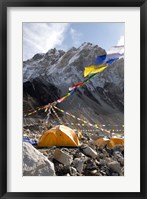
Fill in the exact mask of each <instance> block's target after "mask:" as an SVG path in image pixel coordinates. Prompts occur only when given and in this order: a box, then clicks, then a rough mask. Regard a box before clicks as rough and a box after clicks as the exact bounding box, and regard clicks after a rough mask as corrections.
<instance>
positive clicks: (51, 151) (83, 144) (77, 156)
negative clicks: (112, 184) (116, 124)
mask: <svg viewBox="0 0 147 199" xmlns="http://www.w3.org/2000/svg"><path fill="white" fill-rule="evenodd" d="M29 135H31V134H28V137H29ZM31 137H32V136H31ZM91 137H93V136H91ZM91 137H90V134H88V133H87V134H83V135H82V138H80V139H79V140H80V141H79V142H80V144H79V146H77V147H63V146H62V147H61V146H60V147H59V146H52V147H38V146H32V145H31V144H30V143H28V142H23V175H24V176H123V175H124V146H123V143H122V144H116V145H115V147H114V146H113V147H112V146H111V147H110V146H109V147H108V140H110V139H107V142H105V139H104V141H103V142H102V140H101V139H102V138H100V137H99V138H98V139H97V140H101V143H99V145H96V141H95V140H93V139H92V138H91ZM38 141H39V140H38ZM117 142H118V141H117ZM106 143H107V144H106Z"/></svg>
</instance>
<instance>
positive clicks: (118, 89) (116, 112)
mask: <svg viewBox="0 0 147 199" xmlns="http://www.w3.org/2000/svg"><path fill="white" fill-rule="evenodd" d="M120 52H121V53H120ZM122 52H123V46H122V47H121V49H120V47H114V49H111V50H110V51H108V53H109V54H113V55H114V54H117V53H120V54H122ZM103 54H106V51H105V50H104V49H102V48H100V47H99V46H97V45H93V44H91V43H86V42H85V43H83V44H82V45H81V46H80V47H79V48H74V47H73V48H71V49H70V50H69V51H67V52H64V51H62V50H56V49H51V50H49V51H48V52H47V53H46V54H36V55H34V57H33V58H32V59H30V60H27V61H24V63H23V82H24V83H23V85H24V112H25V113H27V112H28V111H29V109H30V108H32V107H35V106H38V105H45V104H47V103H49V102H53V101H54V100H57V99H58V98H59V97H61V96H63V95H65V94H66V93H67V92H68V88H69V87H70V86H72V85H74V84H76V83H78V82H80V81H83V80H84V77H83V71H84V67H85V66H86V65H89V64H92V63H94V61H95V59H96V57H97V56H98V55H103ZM59 106H60V107H61V108H63V109H64V110H67V111H69V112H72V113H73V114H75V115H77V116H80V117H83V118H85V119H88V120H89V121H91V122H96V123H98V122H99V123H103V122H108V120H109V122H116V121H117V122H118V123H120V124H123V111H124V58H123V56H122V58H121V59H119V60H117V61H115V62H114V63H113V64H112V65H111V66H109V67H108V68H107V69H106V70H104V71H103V72H102V73H100V74H97V76H95V77H94V78H93V79H91V80H90V81H89V82H87V83H86V85H84V86H83V87H81V88H79V89H78V91H77V92H76V93H75V94H74V95H73V96H71V97H69V98H68V99H67V100H65V101H64V102H62V103H61V104H60V105H59ZM110 116H111V117H110Z"/></svg>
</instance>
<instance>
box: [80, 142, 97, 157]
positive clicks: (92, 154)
mask: <svg viewBox="0 0 147 199" xmlns="http://www.w3.org/2000/svg"><path fill="white" fill-rule="evenodd" d="M81 149H82V151H83V153H84V154H85V155H87V156H90V157H92V158H94V159H95V158H96V157H97V155H98V154H97V152H96V151H95V150H94V149H92V148H91V147H89V146H88V145H83V146H81Z"/></svg>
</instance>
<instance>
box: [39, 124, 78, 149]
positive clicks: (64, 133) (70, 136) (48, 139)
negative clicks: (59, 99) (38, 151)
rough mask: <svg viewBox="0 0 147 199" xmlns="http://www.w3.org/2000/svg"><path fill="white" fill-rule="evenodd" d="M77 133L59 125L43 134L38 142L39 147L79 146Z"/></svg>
mask: <svg viewBox="0 0 147 199" xmlns="http://www.w3.org/2000/svg"><path fill="white" fill-rule="evenodd" d="M79 145H80V143H79V139H78V137H77V135H76V133H75V132H74V131H73V130H72V129H71V128H69V127H67V126H64V125H58V126H55V127H53V128H51V129H50V130H48V131H46V132H44V133H43V135H42V136H41V137H40V140H39V142H38V146H39V147H51V146H71V147H77V146H79Z"/></svg>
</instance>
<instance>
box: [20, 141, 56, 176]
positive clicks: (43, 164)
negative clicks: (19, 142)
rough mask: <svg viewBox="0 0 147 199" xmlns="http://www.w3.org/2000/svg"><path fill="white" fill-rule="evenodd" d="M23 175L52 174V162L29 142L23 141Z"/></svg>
mask: <svg viewBox="0 0 147 199" xmlns="http://www.w3.org/2000/svg"><path fill="white" fill-rule="evenodd" d="M23 175H24V176H54V175H55V170H54V164H53V163H52V162H51V161H49V160H48V159H47V157H45V156H44V155H43V154H42V153H40V152H39V151H38V150H36V149H35V148H34V147H33V146H32V145H31V144H29V143H26V142H23Z"/></svg>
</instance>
